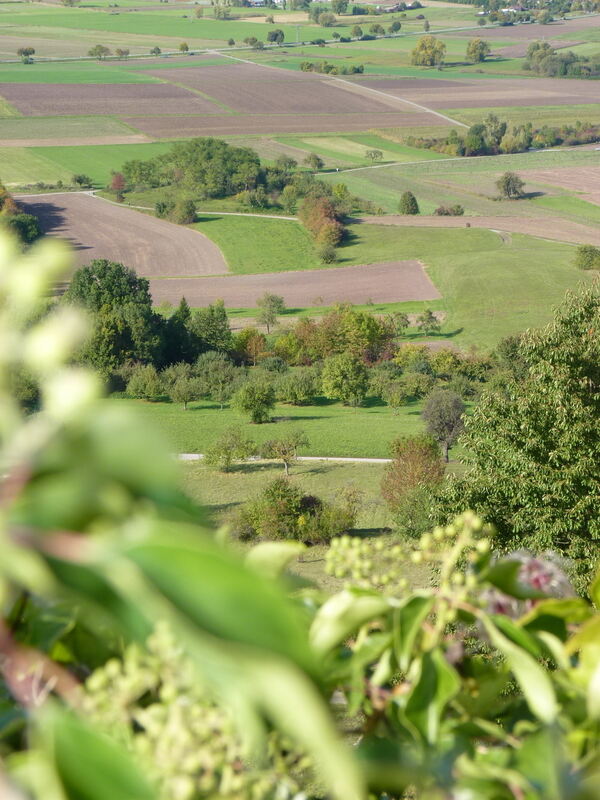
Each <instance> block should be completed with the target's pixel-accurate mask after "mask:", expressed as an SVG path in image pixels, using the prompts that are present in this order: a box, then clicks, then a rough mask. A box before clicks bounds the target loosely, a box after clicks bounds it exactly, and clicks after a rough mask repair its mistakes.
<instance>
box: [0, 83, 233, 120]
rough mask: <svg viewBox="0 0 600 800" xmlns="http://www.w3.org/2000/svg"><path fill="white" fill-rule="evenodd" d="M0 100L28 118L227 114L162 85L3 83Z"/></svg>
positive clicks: (192, 96) (209, 104)
mask: <svg viewBox="0 0 600 800" xmlns="http://www.w3.org/2000/svg"><path fill="white" fill-rule="evenodd" d="M0 96H2V97H5V98H6V99H7V100H8V101H9V102H10V103H12V104H13V105H14V106H15V108H17V109H18V110H19V111H20V112H21V113H22V114H25V115H26V116H47V115H52V116H62V115H68V114H78V115H81V114H128V115H129V114H157V113H160V114H206V113H208V114H210V113H221V114H222V113H223V111H222V109H221V108H219V106H217V105H215V104H213V103H211V102H210V101H209V100H206V99H205V98H203V97H200V96H199V95H197V94H195V93H194V92H188V91H187V90H186V89H181V88H180V87H179V86H172V85H170V84H162V83H110V84H94V83H91V84H90V83H86V84H77V83H74V84H68V85H66V84H64V85H61V84H51V83H2V84H0Z"/></svg>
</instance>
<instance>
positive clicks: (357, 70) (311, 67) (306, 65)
mask: <svg viewBox="0 0 600 800" xmlns="http://www.w3.org/2000/svg"><path fill="white" fill-rule="evenodd" d="M300 69H301V70H302V72H319V73H324V74H325V75H360V74H362V73H363V72H364V71H365V67H364V65H363V64H330V63H329V61H316V62H315V61H302V62H301V63H300Z"/></svg>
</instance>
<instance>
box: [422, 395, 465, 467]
mask: <svg viewBox="0 0 600 800" xmlns="http://www.w3.org/2000/svg"><path fill="white" fill-rule="evenodd" d="M465 408H466V407H465V404H464V403H463V400H462V398H461V397H460V396H459V395H457V394H456V393H455V392H452V391H450V390H448V389H435V390H434V391H433V392H432V393H431V394H430V395H429V397H428V398H427V401H426V403H425V407H424V408H423V412H422V416H423V419H424V420H425V424H426V425H427V430H428V431H429V433H430V434H431V435H432V436H433V438H434V439H435V440H436V441H437V442H439V443H440V445H441V446H442V447H443V449H444V458H445V460H446V462H447V461H448V460H449V457H448V454H449V452H450V448H451V447H452V446H453V445H454V444H455V443H456V440H457V439H458V437H459V436H460V434H461V433H462V431H463V428H464V423H463V414H464V413H465Z"/></svg>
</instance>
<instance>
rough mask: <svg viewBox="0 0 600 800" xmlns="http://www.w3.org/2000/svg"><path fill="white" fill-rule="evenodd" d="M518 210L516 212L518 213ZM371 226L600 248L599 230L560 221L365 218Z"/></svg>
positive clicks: (502, 218)
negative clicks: (467, 230) (496, 234)
mask: <svg viewBox="0 0 600 800" xmlns="http://www.w3.org/2000/svg"><path fill="white" fill-rule="evenodd" d="M516 210H517V209H515V211H516ZM362 221H363V222H367V223H370V224H372V225H406V226H409V227H419V228H464V227H468V226H469V225H470V226H471V227H472V228H487V229H488V230H496V231H508V232H509V233H526V234H529V235H530V236H538V237H540V238H541V239H552V240H554V241H558V242H573V243H574V244H583V243H585V244H593V245H598V246H600V226H599V227H593V226H591V225H590V226H588V225H582V224H580V223H579V222H570V221H569V220H566V219H560V218H559V217H550V216H548V217H535V218H534V217H526V216H522V217H517V216H515V217H426V216H418V217H415V216H386V217H363V218H362Z"/></svg>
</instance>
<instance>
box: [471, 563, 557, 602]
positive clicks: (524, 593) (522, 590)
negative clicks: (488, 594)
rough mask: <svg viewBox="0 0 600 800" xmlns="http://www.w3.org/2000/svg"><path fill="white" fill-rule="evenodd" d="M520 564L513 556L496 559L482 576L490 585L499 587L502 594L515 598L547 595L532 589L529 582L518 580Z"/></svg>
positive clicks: (536, 597) (534, 597)
mask: <svg viewBox="0 0 600 800" xmlns="http://www.w3.org/2000/svg"><path fill="white" fill-rule="evenodd" d="M521 566H522V565H521V562H520V561H517V560H515V559H514V558H505V559H502V560H501V561H497V562H496V563H495V564H494V565H493V566H492V567H490V569H489V571H488V573H487V574H486V575H485V576H484V577H485V579H486V580H487V581H488V583H491V584H492V586H495V587H496V588H497V589H500V591H501V592H504V594H508V595H510V596H511V597H516V598H517V600H530V599H541V598H543V597H547V596H548V595H547V594H545V593H544V592H540V591H539V590H537V589H532V587H531V586H529V584H527V583H523V582H521V581H520V580H519V573H520V571H521Z"/></svg>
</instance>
